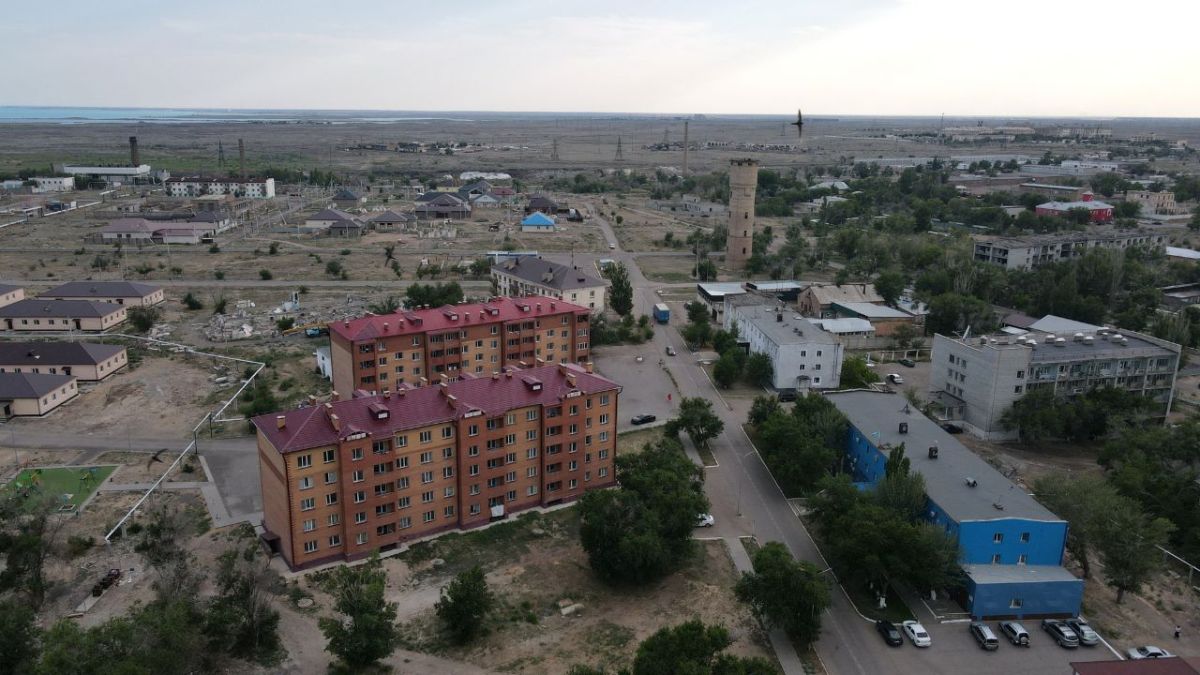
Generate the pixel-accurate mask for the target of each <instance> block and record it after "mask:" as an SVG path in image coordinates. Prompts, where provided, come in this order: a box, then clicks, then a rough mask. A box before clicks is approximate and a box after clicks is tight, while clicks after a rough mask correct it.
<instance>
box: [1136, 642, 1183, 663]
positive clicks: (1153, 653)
mask: <svg viewBox="0 0 1200 675" xmlns="http://www.w3.org/2000/svg"><path fill="white" fill-rule="evenodd" d="M1125 654H1126V655H1128V656H1129V658H1131V659H1133V660H1135V661H1136V660H1140V659H1165V658H1170V657H1171V656H1174V655H1173V654H1171V652H1169V651H1167V650H1165V649H1163V648H1162V647H1155V646H1154V645H1146V646H1144V647H1132V648H1130V650H1129V651H1127V652H1125Z"/></svg>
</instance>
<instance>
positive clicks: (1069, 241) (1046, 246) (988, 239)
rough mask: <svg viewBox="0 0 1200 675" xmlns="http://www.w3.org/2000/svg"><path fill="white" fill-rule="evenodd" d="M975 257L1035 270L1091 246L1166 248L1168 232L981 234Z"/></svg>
mask: <svg viewBox="0 0 1200 675" xmlns="http://www.w3.org/2000/svg"><path fill="white" fill-rule="evenodd" d="M972 239H973V240H974V242H975V260H978V261H979V262H985V263H991V264H993V265H999V266H1000V267H1003V268H1005V269H1008V270H1031V269H1034V268H1035V267H1039V266H1041V265H1045V264H1048V263H1055V262H1060V261H1063V260H1069V259H1071V258H1078V257H1081V256H1083V255H1084V254H1085V253H1087V251H1088V250H1089V249H1093V248H1111V249H1126V248H1129V247H1131V246H1145V247H1148V248H1155V249H1157V248H1162V247H1163V245H1164V244H1165V243H1166V241H1167V237H1166V235H1164V234H1158V233H1153V232H1147V231H1144V230H1115V229H1111V228H1092V229H1090V230H1086V231H1083V232H1055V233H1050V234H1030V235H1025V236H1019V237H995V236H985V235H977V236H974V237H972Z"/></svg>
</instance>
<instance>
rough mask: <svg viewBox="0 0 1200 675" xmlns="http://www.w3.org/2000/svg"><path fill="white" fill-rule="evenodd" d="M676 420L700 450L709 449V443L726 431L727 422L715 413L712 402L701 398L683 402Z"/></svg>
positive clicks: (685, 399) (697, 397) (688, 398)
mask: <svg viewBox="0 0 1200 675" xmlns="http://www.w3.org/2000/svg"><path fill="white" fill-rule="evenodd" d="M675 419H676V421H677V422H678V424H679V427H680V428H681V429H682V430H683V431H684V432H685V433H686V434H687V435H688V437H689V438H691V439H692V443H694V444H695V445H696V447H698V448H704V447H708V442H709V441H710V440H712V439H714V438H716V437H717V436H720V435H721V432H722V431H724V430H725V422H723V421H721V418H720V417H717V414H716V413H714V412H713V407H712V401H710V400H708V399H706V398H701V397H699V396H694V397H692V396H689V397H685V398H684V399H683V400H681V401H680V402H679V414H678V415H677V416H676V418H675Z"/></svg>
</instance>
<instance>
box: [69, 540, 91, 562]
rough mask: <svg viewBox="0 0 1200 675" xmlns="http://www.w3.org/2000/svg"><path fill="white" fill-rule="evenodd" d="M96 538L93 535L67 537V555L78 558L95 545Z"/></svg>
mask: <svg viewBox="0 0 1200 675" xmlns="http://www.w3.org/2000/svg"><path fill="white" fill-rule="evenodd" d="M95 543H96V540H95V539H94V538H92V537H87V538H84V537H68V538H67V555H68V556H70V557H72V558H78V557H79V556H81V555H83V554H84V553H85V552H87V550H88V549H90V548H91V547H92V546H93V545H95Z"/></svg>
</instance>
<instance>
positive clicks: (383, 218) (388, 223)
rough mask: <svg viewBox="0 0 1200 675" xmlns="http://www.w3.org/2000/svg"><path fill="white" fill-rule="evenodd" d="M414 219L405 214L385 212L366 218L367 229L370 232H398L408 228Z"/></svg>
mask: <svg viewBox="0 0 1200 675" xmlns="http://www.w3.org/2000/svg"><path fill="white" fill-rule="evenodd" d="M413 220H414V218H413V217H412V216H410V215H408V214H407V213H397V212H395V211H392V210H390V209H389V210H387V211H384V212H382V213H377V214H375V215H373V216H371V217H370V218H367V227H369V228H370V229H372V230H398V229H404V228H406V227H408V225H409V224H411V223H412V222H413Z"/></svg>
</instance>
